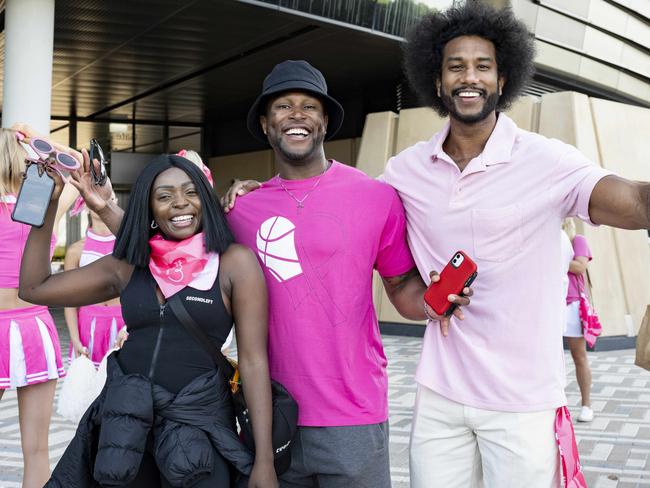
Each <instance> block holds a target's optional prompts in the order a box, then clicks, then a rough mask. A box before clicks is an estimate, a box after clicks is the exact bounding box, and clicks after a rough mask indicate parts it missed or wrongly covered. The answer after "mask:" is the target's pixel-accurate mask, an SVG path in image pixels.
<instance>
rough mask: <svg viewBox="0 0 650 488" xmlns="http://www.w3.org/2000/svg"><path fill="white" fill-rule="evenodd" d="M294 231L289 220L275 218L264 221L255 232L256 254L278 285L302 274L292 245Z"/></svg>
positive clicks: (294, 246) (294, 247) (294, 227)
mask: <svg viewBox="0 0 650 488" xmlns="http://www.w3.org/2000/svg"><path fill="white" fill-rule="evenodd" d="M295 229H296V226H295V225H294V224H293V222H291V221H290V220H289V219H286V218H284V217H280V216H275V217H271V218H269V219H267V220H265V221H264V222H263V223H262V225H260V228H259V230H258V231H257V253H258V254H259V256H260V259H261V260H262V262H263V263H264V265H265V266H266V267H267V268H268V270H269V272H270V273H271V274H272V275H273V276H274V277H275V279H276V280H278V281H279V282H280V283H282V282H284V281H286V280H288V279H290V278H294V277H296V276H299V275H301V274H302V268H301V266H300V261H299V260H298V253H297V252H296V245H295V243H294V234H295Z"/></svg>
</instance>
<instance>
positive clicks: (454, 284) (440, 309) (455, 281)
mask: <svg viewBox="0 0 650 488" xmlns="http://www.w3.org/2000/svg"><path fill="white" fill-rule="evenodd" d="M477 271H478V268H477V266H476V263H475V262H474V261H472V259H471V258H470V257H469V256H468V255H467V254H465V253H464V252H463V251H457V252H456V253H455V254H454V255H453V257H452V258H451V259H450V260H449V262H448V263H447V265H446V266H445V267H444V268H443V270H442V272H441V273H440V280H439V281H436V282H435V283H431V284H430V285H429V288H427V291H426V293H425V294H424V301H426V302H427V304H428V305H429V306H430V307H431V308H432V309H433V311H434V312H436V313H437V314H438V315H440V316H445V317H448V316H450V315H451V314H452V313H453V312H454V310H455V309H456V304H455V303H451V302H450V301H449V300H448V299H447V297H448V296H449V295H451V294H454V295H462V294H463V289H464V288H466V287H468V286H470V285H471V284H472V282H473V281H474V279H475V278H476V274H477Z"/></svg>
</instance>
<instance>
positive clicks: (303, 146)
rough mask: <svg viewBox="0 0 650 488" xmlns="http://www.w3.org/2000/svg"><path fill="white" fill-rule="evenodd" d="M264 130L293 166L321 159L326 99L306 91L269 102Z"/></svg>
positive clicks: (280, 154) (325, 121) (324, 130)
mask: <svg viewBox="0 0 650 488" xmlns="http://www.w3.org/2000/svg"><path fill="white" fill-rule="evenodd" d="M260 123H261V124H262V129H263V130H264V133H265V134H266V136H267V137H268V141H269V144H270V145H271V147H272V148H273V149H274V150H275V152H276V155H277V157H278V158H280V159H281V160H283V161H284V162H286V163H288V164H291V165H292V166H305V165H307V164H309V163H311V162H313V161H315V160H320V159H321V158H322V156H323V154H324V149H323V141H324V140H325V133H326V129H327V115H326V114H325V110H324V108H323V104H322V102H321V101H320V100H319V99H318V98H316V97H314V96H313V95H310V94H309V93H306V92H286V93H282V94H281V95H280V96H277V97H275V98H272V99H270V100H269V101H268V103H267V110H266V116H261V117H260Z"/></svg>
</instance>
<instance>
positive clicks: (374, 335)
mask: <svg viewBox="0 0 650 488" xmlns="http://www.w3.org/2000/svg"><path fill="white" fill-rule="evenodd" d="M318 178H321V179H320V181H318V182H317V180H318ZM281 185H284V187H285V188H286V190H285V189H283V188H282V186H281ZM289 193H291V194H292V195H294V197H295V198H297V199H299V200H300V199H303V198H305V200H304V201H303V205H304V207H303V208H298V207H297V202H296V201H295V200H294V198H292V197H291V196H290V195H289ZM228 223H229V224H230V227H231V229H232V230H233V233H234V234H235V238H236V240H237V242H240V243H242V244H245V245H247V246H248V247H250V248H251V249H253V250H254V251H255V253H256V254H257V256H258V258H259V259H260V262H261V265H262V269H263V270H264V274H265V277H266V284H267V287H268V290H269V366H270V370H271V377H272V378H273V379H275V380H277V381H279V382H280V383H282V384H283V385H284V386H285V387H286V388H287V390H289V392H290V393H291V394H292V395H293V396H294V398H295V399H296V401H297V402H298V406H299V419H298V424H299V425H305V426H343V425H364V424H373V423H378V422H383V421H385V420H386V419H387V418H388V399H387V393H388V379H387V375H386V356H385V355H384V350H383V346H382V342H381V336H380V334H379V327H378V324H377V317H376V315H375V309H374V306H373V302H372V275H373V269H376V270H377V271H379V273H380V274H381V275H382V276H386V277H390V276H397V275H400V274H403V273H405V272H407V271H408V270H410V269H412V268H413V267H414V266H415V263H414V262H413V258H412V257H411V254H410V252H409V249H408V246H407V244H406V228H405V221H404V209H403V207H402V204H401V202H400V200H399V198H398V196H397V193H396V192H395V190H393V189H392V188H391V187H390V186H388V185H386V184H384V183H381V182H379V181H376V180H373V179H371V178H369V177H368V176H366V175H365V174H363V173H362V172H361V171H359V170H357V169H354V168H351V167H349V166H345V165H343V164H340V163H337V162H336V161H334V162H332V165H331V166H330V168H329V169H328V170H327V171H326V172H325V173H324V174H323V176H322V177H320V176H316V177H313V178H308V179H305V180H280V178H279V177H277V176H276V177H274V178H272V179H271V180H269V181H268V182H266V183H264V186H263V187H262V188H261V189H259V190H256V191H254V192H252V193H250V194H248V195H246V196H245V197H243V198H239V199H238V200H237V203H236V205H235V207H234V209H233V210H232V211H231V212H230V213H229V214H228Z"/></svg>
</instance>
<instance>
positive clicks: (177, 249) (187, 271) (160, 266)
mask: <svg viewBox="0 0 650 488" xmlns="http://www.w3.org/2000/svg"><path fill="white" fill-rule="evenodd" d="M149 246H150V247H151V256H150V258H149V270H150V271H151V274H152V275H153V277H154V279H155V280H156V283H158V286H159V287H160V291H162V294H163V295H164V296H165V298H169V297H171V296H172V295H174V294H175V293H177V292H179V291H180V290H182V289H183V288H185V287H186V286H187V285H189V284H190V283H191V282H192V280H193V279H194V278H195V277H196V276H197V275H198V274H199V273H200V272H201V271H202V270H203V268H204V267H205V265H206V264H207V262H208V257H209V255H208V253H206V252H205V246H204V245H203V232H199V233H198V234H195V235H193V236H192V237H189V238H187V239H185V240H183V241H166V240H165V239H164V238H163V237H162V236H161V235H160V234H156V235H155V236H153V237H152V238H151V239H149Z"/></svg>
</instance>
